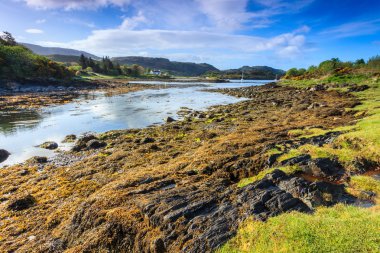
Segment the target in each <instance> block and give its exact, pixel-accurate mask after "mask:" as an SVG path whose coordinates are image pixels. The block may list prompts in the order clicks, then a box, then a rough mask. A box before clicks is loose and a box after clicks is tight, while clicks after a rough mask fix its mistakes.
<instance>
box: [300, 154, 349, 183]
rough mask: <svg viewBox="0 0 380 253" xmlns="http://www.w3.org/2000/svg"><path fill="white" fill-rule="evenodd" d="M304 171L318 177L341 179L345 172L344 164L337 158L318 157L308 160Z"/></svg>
mask: <svg viewBox="0 0 380 253" xmlns="http://www.w3.org/2000/svg"><path fill="white" fill-rule="evenodd" d="M303 170H304V172H305V173H308V174H312V175H313V176H316V177H323V178H328V179H330V180H339V179H341V178H342V176H343V175H344V174H345V170H344V168H343V166H342V165H341V164H340V163H339V162H338V161H337V160H335V159H334V160H331V159H330V158H317V159H313V160H311V161H309V162H308V164H307V166H305V167H304V169H303Z"/></svg>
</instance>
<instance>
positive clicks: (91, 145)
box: [86, 140, 107, 149]
mask: <svg viewBox="0 0 380 253" xmlns="http://www.w3.org/2000/svg"><path fill="white" fill-rule="evenodd" d="M105 146H107V144H106V143H105V142H103V141H99V140H90V141H88V142H87V143H86V147H87V149H98V148H103V147H105Z"/></svg>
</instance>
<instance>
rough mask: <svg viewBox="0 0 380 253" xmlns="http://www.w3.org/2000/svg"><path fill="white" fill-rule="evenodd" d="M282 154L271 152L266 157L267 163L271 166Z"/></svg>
mask: <svg viewBox="0 0 380 253" xmlns="http://www.w3.org/2000/svg"><path fill="white" fill-rule="evenodd" d="M281 155H282V154H272V155H270V156H269V157H268V159H267V165H268V166H269V167H271V166H272V165H273V164H274V163H275V162H276V160H277V158H279V157H280V156H281Z"/></svg>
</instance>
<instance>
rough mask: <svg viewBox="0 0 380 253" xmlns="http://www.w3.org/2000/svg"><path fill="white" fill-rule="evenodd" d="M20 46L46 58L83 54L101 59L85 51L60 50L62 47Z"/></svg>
mask: <svg viewBox="0 0 380 253" xmlns="http://www.w3.org/2000/svg"><path fill="white" fill-rule="evenodd" d="M20 44H21V45H23V46H25V47H27V48H29V49H30V50H32V51H33V53H35V54H39V55H44V56H47V55H71V56H80V55H81V54H83V55H84V56H86V57H91V58H92V59H96V60H99V59H100V58H99V57H98V56H96V55H93V54H90V53H87V52H84V51H79V50H75V49H69V48H60V47H43V46H39V45H34V44H29V43H20Z"/></svg>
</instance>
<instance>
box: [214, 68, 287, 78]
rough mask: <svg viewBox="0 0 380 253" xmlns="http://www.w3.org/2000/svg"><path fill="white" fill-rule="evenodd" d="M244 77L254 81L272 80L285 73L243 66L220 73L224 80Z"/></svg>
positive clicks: (272, 69) (278, 70)
mask: <svg viewBox="0 0 380 253" xmlns="http://www.w3.org/2000/svg"><path fill="white" fill-rule="evenodd" d="M242 73H243V75H244V79H256V80H272V79H275V78H276V75H277V77H278V78H280V77H281V76H283V75H285V71H284V70H281V69H275V68H271V67H268V66H252V67H250V66H243V67H241V68H238V69H228V70H223V71H221V72H220V74H222V75H223V76H224V77H225V78H230V79H240V78H241V76H242Z"/></svg>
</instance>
